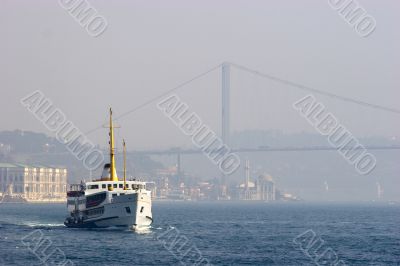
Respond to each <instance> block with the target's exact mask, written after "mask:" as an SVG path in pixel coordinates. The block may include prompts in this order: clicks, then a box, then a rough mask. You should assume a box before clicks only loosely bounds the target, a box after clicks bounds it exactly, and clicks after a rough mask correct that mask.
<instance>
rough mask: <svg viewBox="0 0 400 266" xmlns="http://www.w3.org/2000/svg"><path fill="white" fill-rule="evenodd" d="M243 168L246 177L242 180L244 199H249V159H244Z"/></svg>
mask: <svg viewBox="0 0 400 266" xmlns="http://www.w3.org/2000/svg"><path fill="white" fill-rule="evenodd" d="M244 169H245V178H246V180H245V181H244V199H245V200H249V199H250V193H249V182H250V161H249V160H246V164H245V167H244Z"/></svg>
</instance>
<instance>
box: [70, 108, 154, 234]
mask: <svg viewBox="0 0 400 266" xmlns="http://www.w3.org/2000/svg"><path fill="white" fill-rule="evenodd" d="M109 129H110V134H109V135H110V141H109V143H110V163H107V164H105V165H104V169H103V173H102V175H101V178H100V179H98V180H93V181H91V182H86V183H84V182H81V184H74V185H71V186H70V190H69V191H68V192H67V206H68V212H69V216H68V217H67V218H66V219H65V222H64V224H65V225H66V226H67V227H75V228H105V227H111V226H116V227H129V228H132V229H144V228H148V227H149V226H150V225H151V223H152V222H153V218H152V212H151V205H152V203H151V191H149V190H147V189H146V183H145V182H141V181H136V180H126V145H125V141H124V143H123V147H124V177H123V180H122V181H121V180H119V178H118V177H117V172H116V168H115V154H114V153H115V149H114V128H113V120H112V110H111V108H110V126H109Z"/></svg>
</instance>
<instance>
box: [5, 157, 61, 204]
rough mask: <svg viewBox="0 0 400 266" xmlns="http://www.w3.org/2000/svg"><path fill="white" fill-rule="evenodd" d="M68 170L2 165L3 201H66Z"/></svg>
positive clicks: (40, 166) (37, 166)
mask: <svg viewBox="0 0 400 266" xmlns="http://www.w3.org/2000/svg"><path fill="white" fill-rule="evenodd" d="M66 188H67V169H66V168H63V167H60V168H59V167H47V166H42V165H25V164H16V163H13V164H11V163H0V196H1V198H2V200H7V199H9V200H11V201H12V200H13V199H19V200H20V201H27V202H64V201H66Z"/></svg>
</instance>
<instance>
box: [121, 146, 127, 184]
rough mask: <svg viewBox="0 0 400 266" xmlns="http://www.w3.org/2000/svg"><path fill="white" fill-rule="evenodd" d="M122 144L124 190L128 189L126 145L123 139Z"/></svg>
mask: <svg viewBox="0 0 400 266" xmlns="http://www.w3.org/2000/svg"><path fill="white" fill-rule="evenodd" d="M122 141H123V142H122V144H123V146H124V190H126V189H127V188H126V145H125V140H122Z"/></svg>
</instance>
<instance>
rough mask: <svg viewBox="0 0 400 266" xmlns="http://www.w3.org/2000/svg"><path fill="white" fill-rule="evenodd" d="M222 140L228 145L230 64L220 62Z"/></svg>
mask: <svg viewBox="0 0 400 266" xmlns="http://www.w3.org/2000/svg"><path fill="white" fill-rule="evenodd" d="M221 79H222V95H221V96H222V141H223V142H224V143H225V144H226V145H228V146H229V145H230V117H229V114H230V104H229V103H230V85H231V84H230V65H229V63H223V64H222V78H221Z"/></svg>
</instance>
